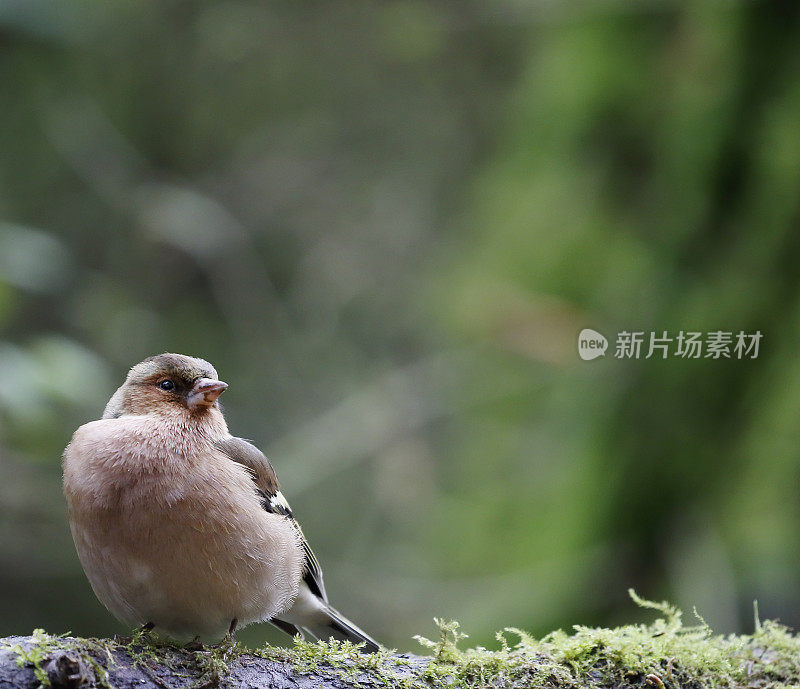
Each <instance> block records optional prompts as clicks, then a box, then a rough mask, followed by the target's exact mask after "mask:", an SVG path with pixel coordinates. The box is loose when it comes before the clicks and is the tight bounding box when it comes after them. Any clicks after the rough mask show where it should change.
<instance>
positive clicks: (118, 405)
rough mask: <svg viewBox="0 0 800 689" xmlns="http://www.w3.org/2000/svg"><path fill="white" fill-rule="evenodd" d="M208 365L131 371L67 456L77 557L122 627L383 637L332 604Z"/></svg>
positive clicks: (193, 361) (371, 644) (263, 461)
mask: <svg viewBox="0 0 800 689" xmlns="http://www.w3.org/2000/svg"><path fill="white" fill-rule="evenodd" d="M227 387H228V385H227V383H224V382H222V381H221V380H219V376H218V374H217V371H216V369H215V368H214V367H213V366H212V365H211V364H210V363H208V362H207V361H205V360H204V359H199V358H196V357H191V356H186V355H183V354H173V353H164V354H158V355H156V356H151V357H148V358H146V359H145V360H144V361H141V362H139V363H138V364H136V365H135V366H133V367H132V368H131V369H130V371H129V372H128V374H127V377H126V378H125V381H124V383H123V384H122V385H121V386H120V387H119V389H118V390H117V391H116V392H115V393H114V394H113V395H112V397H111V399H110V400H109V401H108V404H107V405H106V407H105V410H104V412H103V415H102V418H100V419H98V420H96V421H91V422H89V423H86V424H84V425H82V426H81V427H80V428H78V429H77V430H76V431H75V433H74V435H73V436H72V439H71V441H70V442H69V444H68V445H67V447H66V449H65V450H64V454H63V461H62V465H63V491H64V495H65V498H66V502H67V507H68V515H69V524H70V530H71V532H72V537H73V540H74V542H75V548H76V550H77V554H78V558H79V560H80V562H81V565H82V566H83V569H84V572H85V573H86V576H87V578H88V580H89V583H90V584H91V586H92V589H93V590H94V593H95V595H96V596H97V598H98V599H99V600H100V602H101V603H103V605H104V606H105V607H106V608H107V609H108V610H109V611H110V612H111V613H112V614H113V615H114V616H115V617H116V618H117V619H119V620H120V621H122V622H123V623H125V624H128V625H130V626H131V627H137V626H138V627H140V628H142V629H146V630H150V629H154V630H155V631H156V632H158V633H161V634H164V635H166V636H168V637H170V638H173V639H176V640H183V639H187V640H188V639H189V638H190V637H193V638H194V639H195V640H196V639H199V638H200V637H215V638H222V637H225V636H226V632H227V637H226V638H231V639H232V638H233V635H234V633H235V632H236V630H237V629H240V628H242V627H244V626H246V625H248V624H251V623H254V622H263V621H269V622H271V623H272V624H273V625H275V626H276V627H277V628H278V629H280V630H282V631H284V632H286V633H287V634H290V635H292V636H296V635H300V636H301V637H305V636H306V635H308V636H310V637H312V638H313V639H320V640H328V639H330V638H334V639H337V640H340V641H350V642H353V643H354V644H361V650H362V651H363V652H366V653H373V652H375V651H378V650H379V648H380V647H379V645H378V643H377V642H376V641H375V640H374V639H372V638H371V637H370V636H369V635H367V634H366V633H365V632H364V631H362V630H361V629H359V627H357V626H356V625H355V624H354V623H353V622H351V621H350V620H348V619H347V618H345V617H344V616H343V615H341V614H340V613H339V612H338V611H337V610H335V609H334V608H333V607H332V606H331V605H330V603H329V602H328V595H327V593H326V591H325V584H324V582H323V576H322V569H321V568H320V565H319V561H318V560H317V558H316V557H315V556H314V553H313V551H312V550H311V547H310V546H309V544H308V542H307V541H306V539H305V537H304V535H303V531H302V529H301V528H300V525H299V524H298V522H297V520H296V519H295V517H294V515H293V513H292V510H291V508H290V507H289V503H288V502H287V501H286V498H285V497H284V496H283V493H282V492H281V490H280V485H279V483H278V479H277V477H276V475H275V471H274V469H273V468H272V465H271V464H270V462H269V460H268V459H267V458H266V456H265V455H264V454H263V453H262V452H261V451H260V450H259V449H258V448H257V447H256V446H255V445H254V444H253V443H252V442H250V441H249V440H245V439H243V438H238V437H235V436H233V435H231V433H230V432H229V430H228V426H227V423H226V421H225V417H224V416H223V413H222V409H221V407H220V404H219V396H220V395H221V394H222V393H223V392H224V391H225V390H226V389H227Z"/></svg>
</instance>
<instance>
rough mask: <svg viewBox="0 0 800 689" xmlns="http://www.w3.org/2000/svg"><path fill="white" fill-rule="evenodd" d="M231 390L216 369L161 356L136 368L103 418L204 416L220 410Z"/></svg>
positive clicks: (200, 361)
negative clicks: (225, 395)
mask: <svg viewBox="0 0 800 689" xmlns="http://www.w3.org/2000/svg"><path fill="white" fill-rule="evenodd" d="M227 387H228V384H227V383H223V382H222V381H221V380H219V376H218V375H217V371H216V370H215V369H214V367H213V366H212V365H211V364H209V363H208V362H207V361H204V360H203V359H196V358H194V357H191V356H184V355H183V354H158V355H156V356H151V357H148V358H147V359H145V360H144V361H142V362H140V363H138V364H136V366H134V367H133V368H132V369H131V370H130V372H129V373H128V377H127V378H126V379H125V382H124V383H123V384H122V386H121V387H120V388H119V389H118V390H117V391H116V392H115V393H114V395H113V396H112V397H111V399H110V400H109V401H108V404H107V405H106V409H105V412H104V413H103V418H105V419H109V418H117V417H120V416H126V415H137V416H139V415H147V414H157V415H174V414H193V415H197V414H204V413H208V412H209V411H211V410H219V403H218V402H217V398H218V397H219V396H220V395H221V394H222V393H223V392H224V391H225V388H227Z"/></svg>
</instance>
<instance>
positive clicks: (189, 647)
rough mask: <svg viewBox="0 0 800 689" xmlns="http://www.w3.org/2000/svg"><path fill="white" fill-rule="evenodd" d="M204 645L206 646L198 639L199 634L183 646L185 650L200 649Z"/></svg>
mask: <svg viewBox="0 0 800 689" xmlns="http://www.w3.org/2000/svg"><path fill="white" fill-rule="evenodd" d="M205 647H206V646H205V644H204V643H203V642H202V641H200V637H199V636H196V637H194V639H192V640H191V641H190V642H189V643H188V644H186V646H185V648H186V650H187V651H202V650H203V649H204V648H205Z"/></svg>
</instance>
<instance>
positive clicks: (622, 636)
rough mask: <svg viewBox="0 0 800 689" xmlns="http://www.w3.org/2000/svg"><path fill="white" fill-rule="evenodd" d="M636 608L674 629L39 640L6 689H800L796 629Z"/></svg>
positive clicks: (39, 636) (443, 628)
mask: <svg viewBox="0 0 800 689" xmlns="http://www.w3.org/2000/svg"><path fill="white" fill-rule="evenodd" d="M635 600H637V602H638V603H639V604H640V605H644V606H645V607H653V608H656V609H657V610H659V611H661V612H663V613H664V614H665V616H664V618H662V619H658V620H656V621H655V622H654V623H652V624H641V625H629V626H624V627H619V628H617V629H595V628H588V627H575V628H574V630H573V631H572V632H571V633H566V632H563V631H557V632H553V633H551V634H548V635H547V636H546V637H544V638H543V639H539V640H537V639H534V638H532V637H531V636H530V635H528V634H526V633H524V632H522V631H520V630H516V629H508V630H506V632H504V633H501V634H498V636H497V648H496V649H495V650H489V649H485V648H481V647H478V648H473V649H466V650H461V649H459V648H458V645H459V642H460V641H462V640H463V638H464V635H463V634H461V633H460V632H459V631H458V625H457V624H456V623H454V622H451V623H444V622H438V623H439V628H440V637H439V639H438V640H437V641H429V640H427V639H423V638H418V639H417V640H418V641H419V642H420V643H421V644H422V645H423V646H425V647H427V648H428V649H429V650H430V652H431V655H429V656H419V655H412V654H398V653H393V652H390V651H385V652H381V653H375V654H363V653H360V652H359V649H358V648H356V647H354V646H352V645H351V644H347V643H345V644H341V643H337V642H335V641H331V642H330V643H327V644H326V643H313V644H310V643H305V642H303V641H300V640H299V639H298V640H297V641H296V642H295V644H294V646H293V647H292V648H288V649H284V648H275V647H271V646H267V647H264V648H260V649H254V650H250V649H245V648H243V647H241V646H239V645H237V644H235V643H227V644H226V643H223V644H220V645H219V646H216V647H211V646H202V647H199V648H194V649H189V648H184V647H178V646H173V645H169V644H167V643H164V642H159V641H158V640H155V639H152V638H150V637H147V636H143V635H142V634H138V635H136V636H134V637H133V638H132V639H127V640H123V639H114V640H109V639H78V638H74V637H66V636H51V635H48V634H45V633H44V632H43V631H41V630H37V631H35V632H34V633H33V635H31V636H20V637H9V638H6V639H0V689H38V688H39V687H42V686H50V687H53V688H54V689H80V688H82V687H85V688H86V689H90V688H95V687H97V688H100V687H102V688H104V689H211V687H217V686H219V687H224V688H227V687H246V688H248V689H267V688H268V687H270V688H271V687H279V688H284V687H285V688H289V687H291V688H293V689H304V688H305V687H309V688H310V687H319V688H322V689H351V688H356V687H357V688H360V689H374V688H378V687H381V688H383V689H386V688H387V687H400V688H404V689H423V688H425V689H432V688H439V687H442V688H443V687H463V688H467V687H492V688H493V687H498V688H499V687H503V688H504V689H512V688H515V687H519V688H522V687H525V688H526V689H537V688H542V689H595V688H596V689H601V688H602V689H630V688H633V687H648V688H649V689H701V688H705V687H715V688H721V689H722V688H727V689H734V688H737V689H739V688H742V689H743V688H745V687H748V688H753V689H779V688H788V687H800V637H798V636H797V635H795V634H794V633H792V632H791V631H790V630H789V629H787V628H786V627H783V626H781V625H779V624H777V623H775V622H764V623H761V622H760V621H759V620H758V617H757V616H756V622H755V630H754V632H753V634H750V635H729V636H719V635H714V634H713V633H712V632H711V630H710V629H709V628H708V626H707V625H706V624H705V623H704V622H703V621H702V619H699V618H698V620H699V624H697V625H695V626H691V627H687V626H684V625H683V624H682V623H681V613H680V611H678V610H676V609H674V608H672V607H670V606H668V605H667V604H664V603H659V604H655V603H649V602H647V601H642V600H640V599H635ZM512 640H513V643H512Z"/></svg>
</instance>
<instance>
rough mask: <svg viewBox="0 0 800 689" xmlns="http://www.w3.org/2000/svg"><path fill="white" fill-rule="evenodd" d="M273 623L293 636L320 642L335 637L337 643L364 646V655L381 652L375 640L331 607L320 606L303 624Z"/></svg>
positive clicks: (275, 620)
mask: <svg viewBox="0 0 800 689" xmlns="http://www.w3.org/2000/svg"><path fill="white" fill-rule="evenodd" d="M271 622H272V624H274V625H275V626H276V627H278V628H279V629H281V630H283V631H284V632H286V633H288V634H292V635H293V636H294V635H297V634H300V635H301V636H302V637H304V638H305V637H306V636H310V637H312V638H314V639H317V640H319V641H327V640H328V639H330V638H331V637H333V638H334V639H336V640H337V641H350V642H351V643H354V644H364V645H363V647H362V650H363V651H364V653H375V652H376V651H379V650H380V646H379V645H378V642H377V641H375V639H373V638H372V637H371V636H369V634H367V633H366V632H364V631H362V630H361V629H359V628H358V627H357V626H356V625H355V624H353V623H352V622H351V621H350V620H348V619H347V618H346V617H344V615H342V614H341V613H339V612H338V611H337V610H334V609H333V608H332V607H330V606H329V605H325V606H324V607H322V606H320V608H318V609H317V610H316V611H315V614H314V616H313V618H310V619H304V620H303V623H302V624H296V623H295V624H293V623H290V622H286V621H284V620H278V619H272V620H271Z"/></svg>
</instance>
